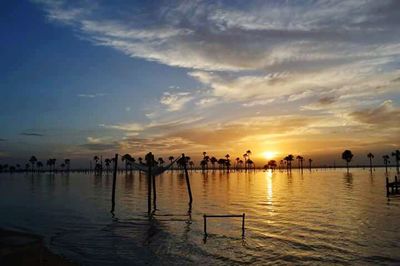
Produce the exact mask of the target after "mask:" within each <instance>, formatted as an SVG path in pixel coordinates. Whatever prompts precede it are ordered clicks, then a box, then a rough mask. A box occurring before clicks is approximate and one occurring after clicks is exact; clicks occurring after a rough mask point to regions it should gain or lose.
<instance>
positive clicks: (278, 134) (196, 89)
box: [35, 0, 400, 150]
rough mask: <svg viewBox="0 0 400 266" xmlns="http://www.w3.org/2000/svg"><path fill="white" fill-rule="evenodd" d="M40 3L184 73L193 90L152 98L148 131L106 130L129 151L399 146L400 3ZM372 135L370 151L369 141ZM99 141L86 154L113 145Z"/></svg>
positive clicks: (136, 126) (53, 16)
mask: <svg viewBox="0 0 400 266" xmlns="http://www.w3.org/2000/svg"><path fill="white" fill-rule="evenodd" d="M35 2H37V3H38V4H39V5H40V6H42V7H43V9H44V10H45V12H46V14H47V17H48V18H49V20H50V21H51V22H52V23H62V24H64V25H66V26H68V27H70V28H72V29H73V30H74V31H75V32H76V34H77V35H78V36H79V37H80V38H82V39H85V40H88V41H90V42H91V43H93V44H94V45H102V46H106V47H110V48H112V49H115V50H118V51H121V52H122V53H125V54H126V55H127V56H131V57H134V58H141V59H144V60H148V61H155V62H158V63H161V64H165V65H168V66H172V67H181V68H185V70H184V71H186V72H187V75H188V76H189V77H190V78H191V79H192V81H193V82H195V83H196V86H193V87H192V88H193V89H191V90H189V89H187V88H185V89H184V91H182V89H181V88H179V86H175V85H174V86H172V85H171V86H170V87H169V88H168V91H167V92H164V93H163V94H162V95H158V96H155V97H156V99H157V100H158V103H157V104H154V101H153V102H152V105H151V106H152V109H149V110H145V112H146V114H145V116H146V118H144V119H147V120H148V122H143V121H142V120H140V121H141V122H137V121H132V122H130V123H126V122H124V123H118V122H117V121H116V122H115V123H114V124H110V125H105V124H102V125H101V127H102V128H103V129H104V130H106V129H107V130H114V131H118V132H119V133H120V134H122V135H123V139H121V140H120V141H118V143H117V144H118V145H120V147H125V148H128V147H134V148H135V149H142V150H144V149H145V148H152V149H154V148H156V146H155V145H156V143H162V144H160V145H162V148H163V149H175V150H179V149H180V148H179V147H180V146H187V147H195V148H199V149H202V148H203V147H204V145H212V147H215V148H217V147H220V148H221V147H222V146H227V145H228V146H235V145H239V146H240V145H242V144H243V145H245V142H246V141H248V142H249V143H257V144H258V143H262V142H263V141H265V142H268V141H272V140H273V141H275V142H279V143H280V145H283V146H285V145H286V144H285V142H286V143H291V144H292V145H295V146H296V147H300V146H301V147H305V148H307V147H308V146H310V144H311V143H315V145H319V147H322V146H323V147H325V145H326V138H329V139H330V140H329V141H330V143H332V145H333V146H335V145H336V146H335V147H341V145H343V143H344V142H346V139H348V136H349V135H351V136H354V137H357V138H358V139H357V140H354V141H353V142H352V143H353V144H354V145H360V147H361V146H362V145H366V143H390V144H391V145H392V144H393V143H396V138H395V137H393V136H395V135H396V134H397V133H398V127H397V126H395V119H397V121H398V107H396V103H397V102H398V95H399V90H398V80H399V76H400V70H399V67H398V66H399V63H398V62H399V59H400V44H399V43H400V27H399V25H400V16H398V10H399V8H400V1H391V0H388V1H375V0H364V1H358V0H338V1H325V0H313V1H309V0H306V1H302V2H301V4H299V3H297V2H295V1H246V2H243V3H240V4H238V3H237V2H232V1H224V0H221V1H183V2H181V1H178V2H173V1H166V2H161V3H158V4H157V5H152V4H150V5H148V4H143V5H142V4H141V3H139V2H138V3H137V4H136V5H134V6H129V4H127V5H123V6H120V5H114V4H112V3H111V4H107V5H105V4H104V2H101V1H94V2H91V3H88V2H85V1H83V2H69V1H57V2H54V1H44V0H42V1H35ZM99 96H101V95H97V94H81V96H79V97H86V98H94V97H99ZM388 98H391V99H392V102H389V101H388V102H384V103H383V104H382V101H383V100H384V99H388ZM238 107H248V108H238ZM165 110H167V111H168V112H166V111H165ZM178 111H179V112H178ZM254 114H256V116H254ZM262 114H264V116H267V118H265V117H264V118H263V117H262ZM293 114H297V115H296V116H293ZM382 123H383V124H384V125H385V127H383V128H381V129H380V130H378V129H377V128H376V127H375V125H379V124H382ZM366 130H368V132H369V134H370V135H371V136H373V140H372V139H371V138H366V137H365V136H363V134H365V132H366ZM321 136H323V138H325V140H323V139H322V137H321ZM385 139H386V140H385ZM235 140H236V141H235ZM96 141H97V139H96V138H94V137H93V139H90V140H89V139H88V143H87V144H86V145H91V146H88V147H92V148H96V147H97V148H100V147H102V146H100V145H103V144H102V143H103V142H104V143H109V142H110V141H111V140H105V141H99V142H96ZM174 141H175V144H176V145H175V144H174ZM385 141H386V142H385ZM301 142H302V143H303V144H301ZM346 143H347V142H346ZM117 144H115V143H109V144H104V145H111V146H112V145H117ZM96 145H99V146H96ZM307 145H308V146H307ZM310 147H311V146H310ZM335 147H333V148H335ZM102 148H107V146H103V147H102ZM333 148H332V149H333Z"/></svg>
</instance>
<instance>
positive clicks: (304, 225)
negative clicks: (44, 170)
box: [0, 169, 400, 265]
mask: <svg viewBox="0 0 400 266" xmlns="http://www.w3.org/2000/svg"><path fill="white" fill-rule="evenodd" d="M351 172H352V175H351V176H347V175H346V174H345V173H344V170H342V169H338V170H335V171H333V170H330V171H325V170H318V171H313V172H311V173H310V172H308V171H304V173H303V174H301V173H300V172H299V171H298V170H293V173H292V174H291V175H288V174H286V173H284V172H279V171H276V172H274V173H271V172H263V171H257V172H250V173H244V172H239V173H230V174H227V173H223V172H219V171H215V172H212V171H210V172H209V173H207V174H202V173H201V172H190V179H191V186H192V191H193V197H194V201H193V206H192V212H191V213H190V214H189V213H188V195H187V190H186V183H185V179H184V177H183V176H182V175H181V174H180V173H179V172H178V171H174V172H166V173H164V174H163V175H161V176H158V177H157V178H156V183H157V193H158V194H157V210H156V212H155V215H154V216H153V218H152V219H149V218H148V216H147V197H146V193H147V181H146V177H145V176H144V175H139V173H137V172H136V173H133V174H128V175H125V174H120V175H119V176H118V178H117V192H116V195H117V198H116V211H115V217H112V215H111V214H110V207H111V202H110V197H111V187H112V176H111V175H103V176H102V177H95V176H93V175H91V174H70V175H65V174H64V175H62V174H56V175H49V174H41V175H37V174H35V175H33V176H32V175H31V174H13V175H9V174H7V175H6V174H2V175H0V195H1V201H0V211H1V216H0V227H4V228H9V229H18V230H24V231H30V232H35V233H37V234H40V235H43V236H45V237H46V241H47V243H48V245H49V247H50V249H52V250H54V251H56V252H57V253H60V254H63V255H65V256H66V257H68V258H70V259H72V260H74V261H76V262H79V263H81V264H83V265H132V264H135V265H136V264H139V265H140V264H163V265H170V264H172V263H174V264H191V263H195V264H206V265H210V264H212V265H232V264H263V265H265V264H283V265H287V264H294V263H295V264H318V265H320V264H359V265H366V264H370V265H379V264H382V265H387V264H400V252H399V251H400V198H391V199H390V200H388V199H387V198H386V192H385V175H384V172H383V171H382V170H381V169H377V170H376V171H375V172H374V173H373V175H371V174H370V173H369V171H368V170H362V169H353V170H352V171H351ZM391 176H392V177H393V174H391ZM204 213H206V214H241V213H246V221H245V225H246V234H245V238H244V239H242V237H241V218H225V219H210V220H209V221H208V223H207V225H208V228H207V231H208V233H209V236H208V237H207V239H204V235H203V214H204Z"/></svg>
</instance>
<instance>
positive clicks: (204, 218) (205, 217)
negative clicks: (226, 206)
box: [203, 214, 207, 236]
mask: <svg viewBox="0 0 400 266" xmlns="http://www.w3.org/2000/svg"><path fill="white" fill-rule="evenodd" d="M203 220H204V235H205V236H207V216H206V215H205V214H204V215H203Z"/></svg>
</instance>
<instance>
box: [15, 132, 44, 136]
mask: <svg viewBox="0 0 400 266" xmlns="http://www.w3.org/2000/svg"><path fill="white" fill-rule="evenodd" d="M20 135H22V136H29V137H44V135H43V134H40V133H34V132H22V133H21V134H20Z"/></svg>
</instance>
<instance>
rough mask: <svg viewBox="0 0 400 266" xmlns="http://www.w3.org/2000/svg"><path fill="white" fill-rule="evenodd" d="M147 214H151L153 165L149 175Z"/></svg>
mask: <svg viewBox="0 0 400 266" xmlns="http://www.w3.org/2000/svg"><path fill="white" fill-rule="evenodd" d="M147 213H149V214H150V213H151V165H149V171H148V173H147Z"/></svg>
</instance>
